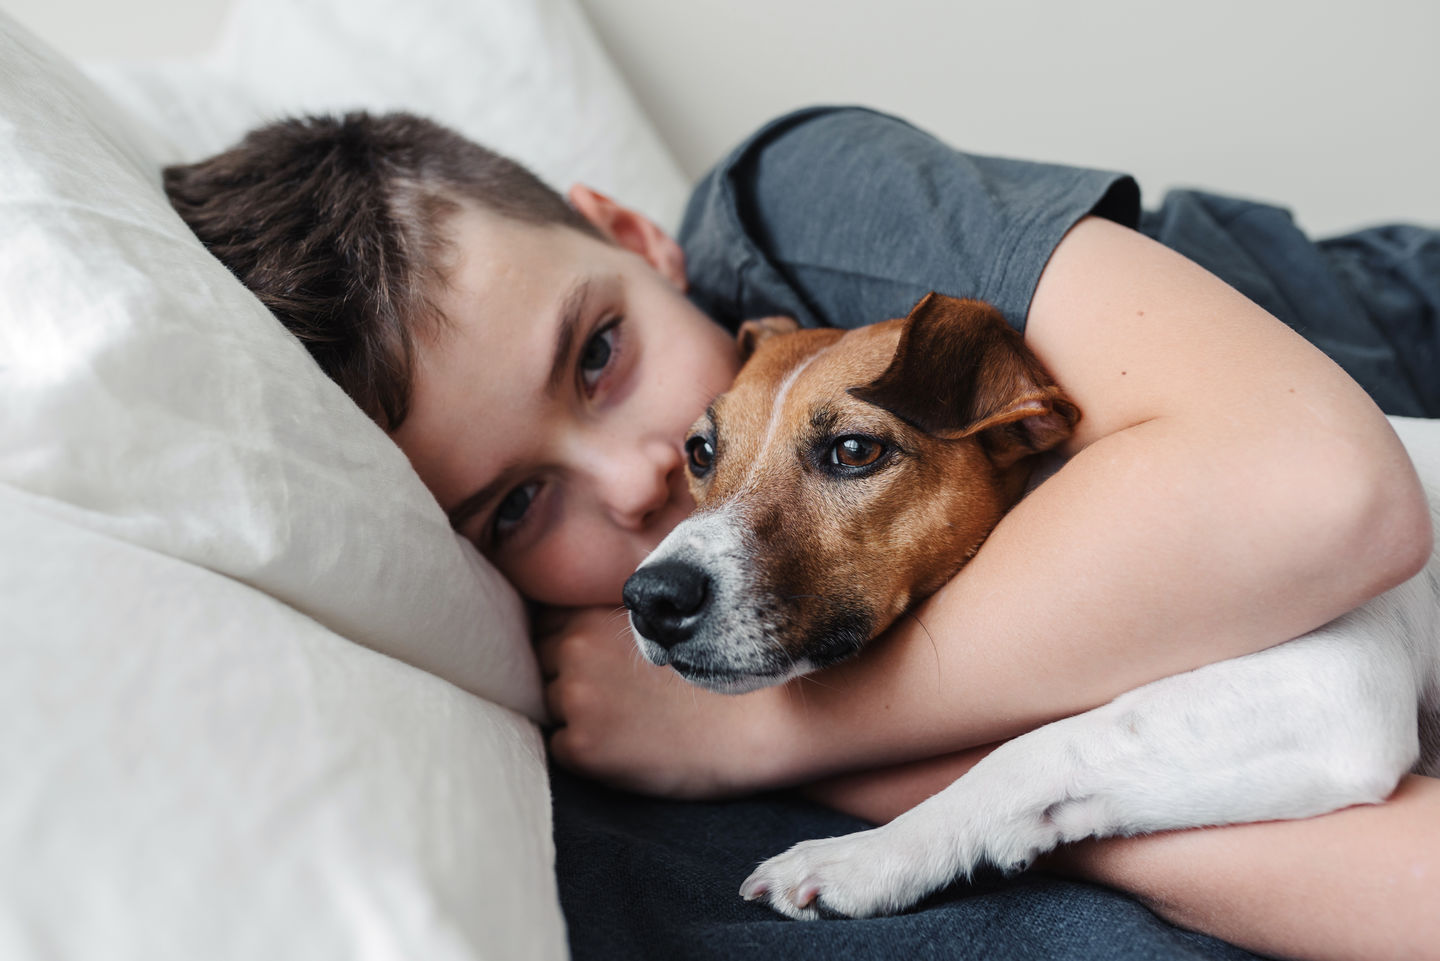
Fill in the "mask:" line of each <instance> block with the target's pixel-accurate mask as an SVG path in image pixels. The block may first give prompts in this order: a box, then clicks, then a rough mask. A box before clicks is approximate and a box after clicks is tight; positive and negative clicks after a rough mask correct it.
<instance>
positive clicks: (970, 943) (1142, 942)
mask: <svg viewBox="0 0 1440 961" xmlns="http://www.w3.org/2000/svg"><path fill="white" fill-rule="evenodd" d="M551 776H552V778H553V784H554V797H555V811H554V813H555V845H556V850H557V854H556V860H557V864H556V867H557V872H558V875H559V882H560V899H561V904H562V905H563V907H564V909H565V916H566V920H567V922H568V924H569V929H570V948H571V951H572V952H573V954H574V958H575V961H602V959H603V961H620V959H624V961H639V959H652V958H653V959H657V961H688V959H697V961H699V959H705V961H712V959H713V961H741V959H754V961H780V959H787V961H788V959H796V961H812V959H813V961H837V959H860V961H864V959H881V958H884V959H902V961H925V959H932V958H934V959H941V958H943V959H947V961H951V959H971V958H973V959H976V961H1012V959H1013V961H1042V959H1075V961H1079V959H1087V961H1090V959H1117V961H1142V959H1144V961H1161V959H1163V961H1187V959H1195V961H1199V959H1225V961H1235V959H1253V958H1254V957H1255V955H1252V954H1250V953H1249V952H1246V951H1242V950H1240V949H1239V948H1236V947H1234V946H1232V945H1229V944H1226V943H1224V942H1222V941H1217V940H1215V939H1213V938H1208V937H1205V936H1203V935H1198V934H1193V933H1191V932H1188V931H1183V930H1181V929H1179V928H1176V927H1173V926H1172V925H1170V924H1167V923H1166V922H1164V921H1162V920H1160V919H1159V918H1157V917H1156V916H1155V915H1153V914H1151V913H1150V912H1149V911H1148V910H1147V909H1145V908H1144V907H1142V906H1141V905H1140V904H1139V903H1137V902H1136V901H1133V900H1131V899H1130V898H1127V897H1125V896H1124V895H1122V894H1118V893H1116V892H1114V891H1110V890H1108V889H1106V888H1101V887H1096V886H1094V885H1089V884H1081V883H1076V882H1072V881H1065V880H1061V879H1058V878H1054V877H1047V876H1045V875H1042V874H1038V873H1030V874H1025V875H1021V876H1018V877H1015V878H1011V879H1001V878H988V879H984V880H982V881H979V882H977V883H974V884H968V885H965V884H958V885H955V886H953V887H951V888H950V889H948V890H946V891H943V892H941V893H940V894H938V895H936V896H935V897H932V898H930V899H929V900H927V901H926V902H925V903H924V904H923V905H921V906H920V907H919V908H918V909H916V910H914V911H911V912H909V913H907V914H903V915H900V916H898V917H892V918H877V919H873V920H866V921H851V920H844V921H818V922H801V921H791V920H788V919H786V918H783V917H781V916H779V915H777V914H774V913H773V912H771V911H770V910H769V909H768V908H764V907H761V906H759V905H757V904H749V903H746V902H745V901H742V900H741V899H740V896H739V894H738V893H737V892H738V890H739V888H740V882H741V881H743V880H744V879H745V877H746V876H747V875H748V874H749V873H750V870H751V869H752V868H753V867H754V866H755V865H756V864H757V863H758V862H760V861H762V860H764V859H765V858H767V857H769V856H771V855H773V854H778V853H779V852H781V851H783V850H785V849H786V848H788V847H789V846H790V845H791V844H794V843H795V842H796V841H801V840H804V839H806V838H812V837H826V836H831V835H836V834H844V833H848V832H850V831H855V830H859V829H862V828H864V827H866V826H867V825H865V824H864V823H863V822H861V821H857V820H856V819H854V818H850V817H847V816H845V815H843V814H839V813H837V812H835V811H831V810H829V809H827V808H824V807H821V806H819V805H816V804H811V803H808V802H806V801H803V800H799V799H797V798H793V797H790V796H786V795H771V796H766V797H761V798H755V799H750V800H743V801H729V802H718V803H699V802H675V801H658V800H654V799H651V798H643V797H637V796H635V795H631V794H625V793H622V792H618V791H612V790H609V789H606V788H604V787H601V786H599V785H597V784H594V783H593V782H590V781H585V780H582V779H579V778H576V777H574V776H573V775H569V774H566V773H564V772H562V771H557V770H553V769H552V771H551Z"/></svg>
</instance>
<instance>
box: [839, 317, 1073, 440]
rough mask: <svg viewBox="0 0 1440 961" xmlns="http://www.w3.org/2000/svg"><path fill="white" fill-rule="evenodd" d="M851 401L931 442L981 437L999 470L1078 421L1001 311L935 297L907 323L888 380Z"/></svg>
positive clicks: (876, 382)
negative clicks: (890, 417) (886, 415)
mask: <svg viewBox="0 0 1440 961" xmlns="http://www.w3.org/2000/svg"><path fill="white" fill-rule="evenodd" d="M850 393H851V394H852V395H854V396H856V397H858V398H860V399H861V400H863V401H867V402H869V403H871V404H875V405H876V406H878V407H882V408H884V409H885V410H888V411H890V412H891V413H892V414H894V415H895V416H896V417H899V418H900V419H901V420H903V421H906V422H907V423H909V424H911V425H913V426H915V427H917V428H919V429H920V430H922V431H924V432H925V433H927V434H930V435H932V436H935V437H940V438H944V439H947V440H959V439H961V438H964V437H972V436H973V437H978V438H979V439H980V441H981V443H982V444H983V445H984V446H985V449H986V451H987V452H988V453H989V455H990V458H991V460H993V461H994V462H995V464H996V465H997V466H999V467H1008V466H1010V465H1011V464H1013V463H1015V462H1016V461H1018V460H1019V459H1020V458H1022V457H1025V456H1027V455H1029V454H1036V453H1039V452H1041V451H1045V450H1049V449H1050V448H1052V447H1055V446H1057V445H1059V444H1060V443H1062V442H1063V441H1064V440H1065V439H1066V438H1067V437H1069V436H1070V434H1071V432H1072V431H1073V430H1074V428H1075V423H1076V422H1077V421H1078V420H1079V419H1080V409H1079V408H1078V407H1076V406H1075V405H1074V404H1073V403H1071V402H1070V399H1069V398H1067V397H1066V396H1065V395H1064V393H1062V392H1061V390H1060V388H1059V387H1058V386H1056V384H1055V381H1054V380H1052V379H1051V378H1050V375H1049V374H1048V373H1047V372H1046V370H1045V368H1044V367H1042V366H1041V365H1040V361H1039V360H1038V359H1036V357H1035V355H1034V354H1032V353H1031V352H1030V349H1029V348H1028V347H1026V346H1025V342H1024V340H1023V339H1022V338H1021V337H1020V335H1019V334H1018V333H1016V332H1015V330H1014V329H1013V328H1011V327H1010V325H1009V324H1007V323H1006V322H1005V318H1004V317H1003V316H1001V314H1000V312H999V311H998V310H996V309H995V308H994V307H992V306H990V305H989V304H987V303H984V302H982V301H978V300H956V299H954V298H952V297H945V296H942V295H940V294H936V293H930V294H926V295H925V297H924V298H923V299H922V300H921V301H920V302H919V303H918V304H916V305H915V308H914V309H913V310H911V312H910V316H908V317H907V318H905V326H904V329H903V331H902V333H901V335H900V343H899V345H898V346H897V347H896V349H895V356H894V357H893V358H892V359H891V361H890V366H889V367H888V368H886V370H885V372H884V373H883V374H881V375H880V376H879V377H878V378H876V379H875V380H874V381H872V382H871V383H869V384H867V385H866V386H864V387H852V388H850Z"/></svg>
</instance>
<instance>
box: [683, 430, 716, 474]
mask: <svg viewBox="0 0 1440 961" xmlns="http://www.w3.org/2000/svg"><path fill="white" fill-rule="evenodd" d="M685 459H686V461H688V462H689V464H690V473H692V474H694V475H695V476H696V477H704V476H705V475H706V474H708V473H710V468H711V467H712V466H713V465H714V463H715V447H714V445H713V444H711V443H710V440H709V438H707V437H705V436H704V435H703V434H696V435H695V436H694V437H691V438H690V439H689V440H687V441H686V442H685Z"/></svg>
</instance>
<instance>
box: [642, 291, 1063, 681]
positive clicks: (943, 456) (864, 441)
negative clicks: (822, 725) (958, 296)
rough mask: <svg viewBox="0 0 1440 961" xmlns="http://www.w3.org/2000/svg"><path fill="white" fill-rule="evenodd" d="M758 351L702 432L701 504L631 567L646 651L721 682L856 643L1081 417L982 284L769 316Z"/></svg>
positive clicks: (752, 335)
mask: <svg viewBox="0 0 1440 961" xmlns="http://www.w3.org/2000/svg"><path fill="white" fill-rule="evenodd" d="M740 349H741V353H742V355H743V356H745V358H746V361H745V366H744V368H743V369H742V370H741V372H740V375H739V377H738V378H737V379H736V381H735V384H734V386H733V387H732V388H731V389H730V391H729V392H727V393H726V394H724V395H723V396H721V397H719V398H717V399H716V401H715V403H714V404H712V405H711V407H710V409H709V410H707V411H706V413H705V416H704V417H702V418H701V420H700V421H698V422H697V423H696V424H695V426H694V427H693V428H692V430H691V436H690V438H689V440H688V441H687V442H686V453H687V456H688V467H689V471H690V475H691V476H690V485H691V490H692V491H693V493H694V495H695V501H696V504H697V511H696V513H695V514H694V515H692V516H691V517H690V518H689V519H687V520H686V521H685V522H683V523H682V524H680V526H678V527H677V528H675V530H674V531H673V532H671V534H670V535H669V536H668V537H667V538H666V539H665V540H664V541H663V542H661V544H660V545H659V546H658V547H657V548H656V549H655V551H654V553H653V554H651V556H650V557H649V558H648V559H647V560H646V561H645V563H644V564H642V565H641V566H640V568H639V569H638V570H637V571H636V572H635V573H634V574H633V575H632V576H631V577H630V579H629V581H627V582H626V584H625V603H626V606H627V607H629V608H630V619H631V625H632V627H633V628H634V631H635V635H636V639H637V641H638V643H639V645H640V649H641V650H642V652H643V653H644V654H645V656H646V657H647V658H648V659H649V660H650V661H652V662H653V663H655V664H661V665H663V664H669V665H671V666H672V667H674V669H675V670H676V671H678V672H679V673H680V674H681V675H682V676H684V677H685V678H686V679H688V680H690V681H692V682H694V683H696V684H700V685H702V686H705V687H708V688H712V689H714V690H721V691H730V692H736V693H738V692H741V691H747V690H753V689H754V688H757V687H763V686H765V685H767V684H776V683H780V682H783V681H785V680H788V679H789V678H792V677H795V676H797V675H800V674H804V673H807V672H809V671H812V670H816V669H819V668H821V667H825V666H827V665H830V664H833V663H835V662H836V661H839V660H842V659H844V658H846V657H849V656H850V655H852V654H854V653H855V652H856V651H858V650H859V649H860V648H861V647H862V646H863V645H864V644H865V642H866V641H868V640H870V639H871V638H873V637H874V636H876V635H877V634H879V633H880V632H881V631H882V630H884V629H885V628H886V627H888V626H889V625H890V623H891V622H892V621H894V620H895V618H896V617H898V616H899V615H900V614H901V613H902V612H904V611H905V610H906V609H907V608H909V607H910V606H911V605H913V604H915V603H917V602H918V601H920V600H922V599H923V598H925V597H926V596H928V595H929V594H930V593H932V592H933V591H935V590H936V589H937V588H939V587H940V586H941V585H942V584H944V583H945V582H946V581H948V580H949V579H950V578H951V577H952V576H953V575H954V574H955V572H956V571H958V570H959V569H960V568H961V567H962V566H963V565H964V564H965V562H966V561H968V560H969V559H970V557H971V556H972V555H973V554H974V553H975V551H976V549H977V548H979V546H980V544H981V542H982V541H983V540H984V539H985V537H986V536H987V535H988V534H989V533H990V530H991V529H992V528H993V527H994V526H995V524H996V523H997V522H998V521H999V520H1000V518H1001V516H1002V515H1003V514H1004V513H1005V512H1006V511H1007V510H1009V508H1010V507H1011V506H1012V505H1013V504H1014V503H1015V501H1016V500H1018V498H1019V497H1020V495H1021V493H1022V491H1023V489H1024V485H1025V482H1026V479H1027V477H1028V475H1029V472H1030V464H1029V463H1028V462H1027V458H1029V457H1030V456H1031V455H1033V454H1037V453H1039V452H1042V451H1045V450H1049V449H1050V448H1052V447H1054V446H1056V445H1057V444H1059V443H1060V442H1062V441H1063V440H1064V439H1065V438H1066V437H1068V436H1069V434H1070V432H1071V430H1072V428H1073V426H1074V424H1075V422H1076V420H1077V419H1078V418H1079V411H1078V410H1077V409H1076V408H1075V406H1074V405H1073V404H1071V403H1070V402H1069V401H1068V400H1066V399H1065V397H1064V396H1063V395H1062V394H1061V392H1060V389H1059V388H1058V387H1056V386H1055V384H1054V383H1053V382H1052V381H1051V380H1050V378H1049V376H1048V375H1047V374H1046V373H1045V371H1044V369H1043V368H1042V367H1041V366H1040V363H1039V362H1038V361H1037V360H1036V359H1035V357H1034V356H1033V355H1032V354H1031V353H1030V352H1029V350H1028V349H1027V348H1026V347H1025V345H1024V342H1023V341H1022V340H1021V338H1020V336H1019V335H1018V334H1016V333H1015V331H1013V330H1012V329H1011V328H1010V327H1009V326H1008V325H1007V324H1006V323H1005V320H1004V318H1003V317H1001V316H1000V314H999V313H998V311H996V310H995V309H994V308H993V307H990V306H989V305H987V304H984V303H981V302H979V301H973V300H964V301H961V300H954V299H952V298H948V297H943V296H939V295H937V294H930V295H928V296H927V297H925V299H923V300H922V301H921V302H920V303H919V304H917V305H916V306H915V309H914V310H912V311H911V313H910V315H909V316H908V317H906V318H904V319H897V320H890V321H886V322H884V323H881V324H876V325H874V326H871V327H866V328H862V329H859V330H854V331H849V332H842V331H838V330H796V329H795V327H794V325H793V323H790V324H787V323H785V322H781V321H775V320H767V321H761V322H752V323H749V324H746V325H745V326H744V327H742V329H741V332H740Z"/></svg>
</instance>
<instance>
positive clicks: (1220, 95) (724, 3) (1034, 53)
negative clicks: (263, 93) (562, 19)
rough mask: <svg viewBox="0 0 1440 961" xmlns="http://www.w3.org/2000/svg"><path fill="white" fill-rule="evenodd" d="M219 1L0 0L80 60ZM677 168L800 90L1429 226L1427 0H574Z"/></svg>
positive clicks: (1069, 152)
mask: <svg viewBox="0 0 1440 961" xmlns="http://www.w3.org/2000/svg"><path fill="white" fill-rule="evenodd" d="M225 2H226V0H184V2H180V0H108V2H107V0H0V8H3V9H5V10H7V11H8V12H10V13H12V14H13V15H15V16H16V17H17V18H19V19H20V20H21V21H22V22H24V23H26V24H27V25H29V26H30V27H31V28H32V29H34V30H36V31H37V32H38V33H40V34H41V35H42V36H44V37H45V38H46V39H48V40H50V41H51V42H52V43H53V44H55V45H56V46H58V47H60V48H61V49H62V50H63V51H65V52H67V53H70V54H72V55H75V56H78V57H113V56H179V55H185V54H188V53H195V52H199V51H202V50H203V49H204V47H205V45H206V44H207V43H209V42H210V41H211V40H212V39H213V38H214V36H215V35H216V34H217V32H218V30H219V28H220V23H221V19H222V16H223V8H224V4H225ZM579 2H580V4H581V6H582V7H583V8H584V9H585V11H586V13H587V14H588V15H589V17H590V19H591V21H592V23H593V24H594V25H595V27H596V30H597V32H598V34H599V35H600V38H601V40H602V42H603V43H604V44H605V45H606V47H607V48H608V49H609V51H610V52H611V54H612V55H613V56H614V57H615V59H616V62H617V64H618V65H619V67H620V70H621V72H622V73H623V74H624V75H625V77H626V78H627V79H628V80H629V81H630V82H631V84H632V86H633V87H634V89H635V92H636V94H637V96H638V98H639V100H640V102H641V104H642V105H643V106H644V107H645V108H646V110H647V111H648V112H649V114H650V116H651V119H652V120H653V121H654V122H655V124H656V126H657V127H658V128H659V131H660V133H661V135H662V137H664V138H665V140H666V142H667V143H669V145H670V146H671V149H672V150H673V151H674V152H675V155H676V157H677V158H678V159H679V161H680V163H681V165H682V167H683V168H684V169H685V171H686V172H687V173H688V174H690V175H691V176H698V175H699V174H700V173H701V172H703V171H704V169H705V168H706V167H708V166H709V165H710V164H711V163H713V162H714V161H715V160H716V159H718V157H719V156H720V155H721V154H722V153H723V152H724V151H725V150H726V149H727V148H728V147H729V146H731V145H732V144H733V143H734V142H735V141H736V140H738V139H739V138H740V137H742V136H743V135H744V134H746V133H748V132H749V131H750V130H751V129H752V128H754V127H755V126H756V125H758V124H759V123H761V122H763V121H764V120H765V119H767V118H769V117H771V116H773V115H775V114H777V113H780V112H782V111H784V110H787V109H790V108H791V107H795V106H800V105H803V104H808V103H815V102H831V103H837V102H847V103H866V104H870V105H873V106H877V107H881V108H883V109H888V110H892V111H894V112H897V113H900V114H902V115H904V116H907V117H908V118H910V119H911V120H914V121H915V122H917V123H918V124H920V125H921V126H924V127H927V128H928V129H930V130H932V131H934V132H935V133H937V134H939V135H940V136H942V137H943V138H944V139H946V140H948V141H950V142H952V143H954V144H956V145H957V146H962V147H964V148H966V149H969V150H973V151H977V152H981V153H996V154H1008V155H1011V156H1020V157H1027V158H1033V159H1044V160H1056V161H1063V162H1069V163H1077V164H1087V165H1094V166H1102V167H1108V168H1113V169H1122V170H1126V171H1129V172H1131V173H1134V174H1136V175H1137V176H1138V177H1139V178H1140V181H1141V184H1142V186H1143V187H1144V188H1145V191H1146V200H1147V205H1153V204H1154V203H1156V202H1158V200H1159V197H1160V194H1161V193H1162V192H1163V190H1164V189H1166V188H1167V187H1169V186H1174V185H1183V186H1198V187H1204V188H1209V189H1214V190H1219V191H1222V192H1229V193H1236V194H1241V195H1245V196H1250V197H1255V198H1259V199H1265V200H1273V201H1279V202H1282V203H1284V204H1286V205H1288V206H1290V207H1291V208H1292V209H1294V210H1295V212H1296V213H1297V216H1298V217H1299V219H1300V220H1301V222H1302V223H1303V224H1304V225H1305V226H1306V227H1307V228H1309V229H1310V230H1312V231H1314V232H1316V233H1317V234H1325V233H1329V232H1334V231H1337V230H1341V229H1346V228H1350V227H1355V226H1361V225H1365V224H1369V223H1375V222H1380V221H1386V220H1409V221H1418V222H1421V223H1427V224H1432V225H1437V226H1440V2H1437V0H1370V2H1367V3H1354V2H1343V3H1342V2H1335V0H1206V2H1201V3H1167V2H1163V0H1093V2H1088V3H1086V2H1063V0H1008V2H1006V0H955V2H937V0H804V2H800V0H579Z"/></svg>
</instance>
